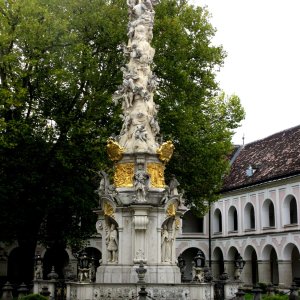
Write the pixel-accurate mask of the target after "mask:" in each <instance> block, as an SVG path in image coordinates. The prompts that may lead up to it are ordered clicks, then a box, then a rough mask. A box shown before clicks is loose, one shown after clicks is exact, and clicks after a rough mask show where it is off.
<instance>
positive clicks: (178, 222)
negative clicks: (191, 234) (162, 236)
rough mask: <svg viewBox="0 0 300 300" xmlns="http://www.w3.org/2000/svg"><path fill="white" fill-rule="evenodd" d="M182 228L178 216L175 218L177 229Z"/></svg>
mask: <svg viewBox="0 0 300 300" xmlns="http://www.w3.org/2000/svg"><path fill="white" fill-rule="evenodd" d="M179 228H180V220H179V219H178V218H177V219H175V229H176V230H178V229H179Z"/></svg>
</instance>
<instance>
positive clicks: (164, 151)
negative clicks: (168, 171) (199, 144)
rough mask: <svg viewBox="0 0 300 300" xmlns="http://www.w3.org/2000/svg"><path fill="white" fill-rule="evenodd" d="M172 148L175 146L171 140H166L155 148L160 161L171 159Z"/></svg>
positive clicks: (165, 161)
mask: <svg viewBox="0 0 300 300" xmlns="http://www.w3.org/2000/svg"><path fill="white" fill-rule="evenodd" d="M174 149H175V147H174V145H173V143H172V142H171V141H167V142H164V143H162V144H161V146H160V147H159V148H158V149H157V150H156V153H157V154H158V157H159V159H160V160H161V161H162V162H164V163H167V162H168V161H169V160H170V159H171V157H172V155H173V152H174Z"/></svg>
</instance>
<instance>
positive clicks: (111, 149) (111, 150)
mask: <svg viewBox="0 0 300 300" xmlns="http://www.w3.org/2000/svg"><path fill="white" fill-rule="evenodd" d="M106 147H107V153H108V157H109V159H110V160H112V161H118V160H120V159H121V158H122V156H123V153H124V148H123V147H121V146H120V145H119V144H118V142H116V141H114V140H113V139H108V141H107V146H106Z"/></svg>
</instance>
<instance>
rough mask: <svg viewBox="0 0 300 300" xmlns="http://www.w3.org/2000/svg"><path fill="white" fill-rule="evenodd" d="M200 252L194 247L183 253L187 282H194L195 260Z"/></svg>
mask: <svg viewBox="0 0 300 300" xmlns="http://www.w3.org/2000/svg"><path fill="white" fill-rule="evenodd" d="M198 251H199V249H198V248H194V247H193V248H188V249H186V250H185V251H183V252H182V258H183V259H184V261H185V265H186V268H185V271H184V276H185V278H186V280H187V281H192V279H193V276H192V274H193V259H194V258H195V257H196V255H197V253H198Z"/></svg>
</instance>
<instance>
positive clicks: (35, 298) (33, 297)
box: [20, 294, 48, 300]
mask: <svg viewBox="0 0 300 300" xmlns="http://www.w3.org/2000/svg"><path fill="white" fill-rule="evenodd" d="M20 300H48V298H47V297H44V296H42V295H40V294H30V295H27V296H24V297H22V298H21V299H20Z"/></svg>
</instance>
